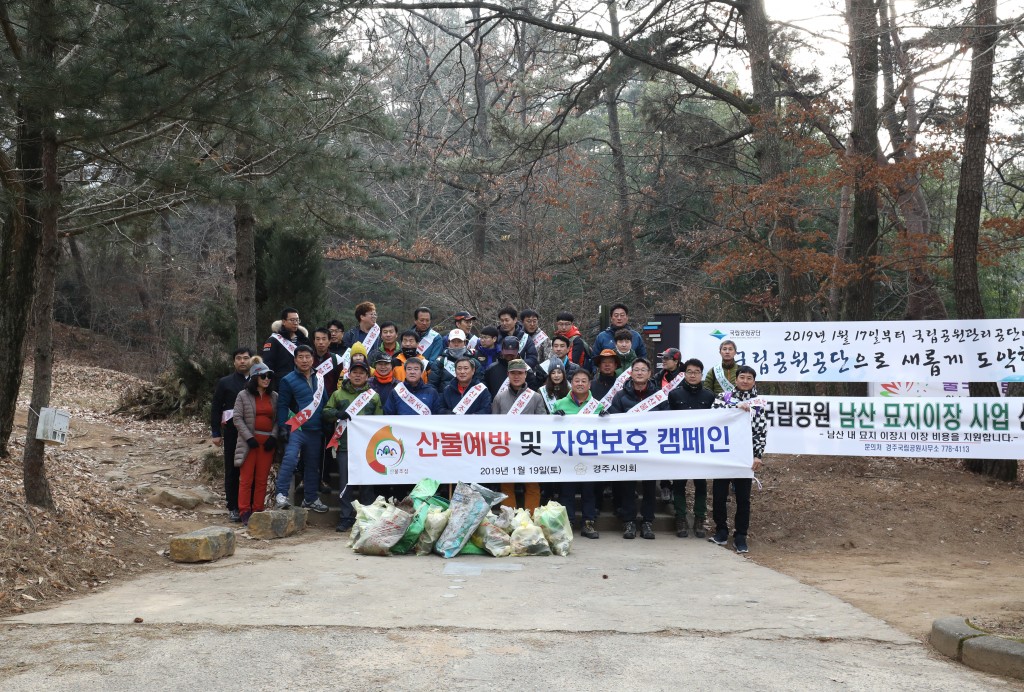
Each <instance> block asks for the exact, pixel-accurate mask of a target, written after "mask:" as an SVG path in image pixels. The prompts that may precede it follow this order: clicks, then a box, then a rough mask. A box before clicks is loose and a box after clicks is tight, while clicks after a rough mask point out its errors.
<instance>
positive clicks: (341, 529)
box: [334, 521, 354, 533]
mask: <svg viewBox="0 0 1024 692" xmlns="http://www.w3.org/2000/svg"><path fill="white" fill-rule="evenodd" d="M353 526H354V523H352V522H347V521H342V522H338V525H337V526H335V527H334V530H335V531H337V532H338V533H348V532H349V531H351V530H352V527H353Z"/></svg>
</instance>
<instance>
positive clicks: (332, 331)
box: [327, 329, 341, 334]
mask: <svg viewBox="0 0 1024 692" xmlns="http://www.w3.org/2000/svg"><path fill="white" fill-rule="evenodd" d="M327 333H328V334H341V330H340V329H328V330H327Z"/></svg>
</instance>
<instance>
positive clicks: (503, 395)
mask: <svg viewBox="0 0 1024 692" xmlns="http://www.w3.org/2000/svg"><path fill="white" fill-rule="evenodd" d="M507 372H508V386H507V387H503V388H502V389H501V391H500V392H499V393H498V395H497V396H495V397H494V399H493V401H492V402H491V413H492V414H494V415H497V416H504V415H508V412H509V411H511V410H512V407H513V406H514V405H515V403H516V401H517V400H518V399H519V397H520V396H522V397H524V399H523V400H524V401H525V405H524V406H523V408H522V410H521V411H520V415H524V416H532V415H545V414H547V412H548V410H547V407H546V406H544V397H543V396H541V395H540V394H538V393H537V392H535V391H532V390H531V389H530V387H528V386H527V383H526V380H527V378H528V377H529V376H530V366H529V365H527V364H526V361H525V360H523V359H521V358H515V359H513V360H511V361H509V363H508V370H507ZM521 405H522V402H521ZM501 492H503V493H505V495H506V497H505V499H504V500H502V501H501V504H503V505H505V506H506V507H525V508H526V509H527V510H528V511H531V512H532V511H533V510H534V509H536V508H537V507H539V506H540V501H541V493H540V483H502V484H501Z"/></svg>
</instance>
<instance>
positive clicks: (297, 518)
mask: <svg viewBox="0 0 1024 692" xmlns="http://www.w3.org/2000/svg"><path fill="white" fill-rule="evenodd" d="M308 514H309V510H306V509H303V508H301V507H292V508H291V509H268V510H266V511H263V512H255V513H254V514H253V515H252V516H251V517H249V535H250V536H252V537H253V538H268V539H269V538H284V537H285V536H291V535H292V534H294V533H298V532H299V531H302V530H304V529H305V528H306V518H307V516H308Z"/></svg>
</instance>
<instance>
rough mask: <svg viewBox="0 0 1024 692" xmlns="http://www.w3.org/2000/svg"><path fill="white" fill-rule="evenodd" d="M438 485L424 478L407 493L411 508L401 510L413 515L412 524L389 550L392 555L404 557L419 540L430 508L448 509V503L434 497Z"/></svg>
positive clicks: (432, 480) (431, 479)
mask: <svg viewBox="0 0 1024 692" xmlns="http://www.w3.org/2000/svg"><path fill="white" fill-rule="evenodd" d="M439 485H440V484H439V483H438V482H437V481H435V480H434V479H433V478H424V479H423V480H421V481H420V482H419V483H417V484H416V487H414V488H413V489H412V492H410V493H409V498H408V499H411V500H412V503H411V504H412V507H410V508H406V507H404V506H403V507H402V508H403V509H406V511H409V512H410V513H411V514H412V515H413V518H412V523H410V524H409V528H408V529H406V532H405V535H404V536H402V539H401V540H400V541H398V543H396V544H395V545H394V546H393V547H392V548H391V553H392V554H394V555H405V554H406V553H408V552H409V551H410V550H412V548H413V546H415V545H416V542H417V541H418V540H419V537H420V534H421V533H423V528H424V526H425V525H426V521H427V513H428V512H429V511H430V508H431V507H440V508H441V509H442V510H444V509H448V501H447V500H445V499H444V498H441V497H436V496H435V495H434V493H436V492H437V488H438V486H439ZM403 505H404V502H403ZM400 506H402V505H400Z"/></svg>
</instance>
